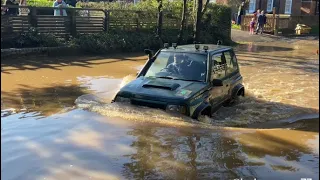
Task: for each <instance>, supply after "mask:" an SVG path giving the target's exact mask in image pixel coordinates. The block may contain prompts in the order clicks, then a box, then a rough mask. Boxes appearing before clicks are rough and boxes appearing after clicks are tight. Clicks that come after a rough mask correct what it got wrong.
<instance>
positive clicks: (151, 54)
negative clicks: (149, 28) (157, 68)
mask: <svg viewBox="0 0 320 180" xmlns="http://www.w3.org/2000/svg"><path fill="white" fill-rule="evenodd" d="M144 53H145V54H147V55H149V59H151V58H152V56H153V52H152V50H150V49H145V50H144Z"/></svg>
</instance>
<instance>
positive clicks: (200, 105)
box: [189, 90, 211, 118]
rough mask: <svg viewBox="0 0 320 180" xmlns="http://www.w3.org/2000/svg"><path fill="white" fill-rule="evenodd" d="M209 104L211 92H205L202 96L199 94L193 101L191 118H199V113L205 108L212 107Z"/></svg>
mask: <svg viewBox="0 0 320 180" xmlns="http://www.w3.org/2000/svg"><path fill="white" fill-rule="evenodd" d="M210 106H211V105H210V103H209V91H208V90H205V91H203V92H202V93H201V94H197V95H196V96H195V98H194V99H193V100H192V101H191V105H190V109H189V112H190V116H191V117H192V118H197V117H198V115H199V113H200V112H201V111H203V110H204V109H205V108H207V107H210Z"/></svg>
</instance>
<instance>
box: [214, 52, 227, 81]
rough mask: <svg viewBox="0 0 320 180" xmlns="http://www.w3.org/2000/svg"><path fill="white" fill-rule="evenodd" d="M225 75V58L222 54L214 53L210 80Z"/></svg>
mask: <svg viewBox="0 0 320 180" xmlns="http://www.w3.org/2000/svg"><path fill="white" fill-rule="evenodd" d="M225 76H226V59H225V57H224V55H223V54H222V53H221V54H215V55H213V56H212V68H211V80H212V79H222V78H224V77H225Z"/></svg>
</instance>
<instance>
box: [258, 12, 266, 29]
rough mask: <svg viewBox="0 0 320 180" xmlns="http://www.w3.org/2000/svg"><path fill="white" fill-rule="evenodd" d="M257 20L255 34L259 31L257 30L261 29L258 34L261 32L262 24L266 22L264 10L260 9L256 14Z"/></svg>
mask: <svg viewBox="0 0 320 180" xmlns="http://www.w3.org/2000/svg"><path fill="white" fill-rule="evenodd" d="M257 22H258V24H257V29H256V34H258V33H259V30H260V31H261V32H260V34H262V33H263V28H264V25H265V24H266V23H267V16H266V15H265V14H264V11H261V14H260V15H259V16H258V20H257Z"/></svg>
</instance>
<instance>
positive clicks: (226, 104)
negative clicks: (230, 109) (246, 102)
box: [223, 89, 244, 106]
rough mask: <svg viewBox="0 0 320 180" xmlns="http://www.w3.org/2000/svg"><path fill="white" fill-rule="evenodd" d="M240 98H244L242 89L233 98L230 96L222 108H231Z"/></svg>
mask: <svg viewBox="0 0 320 180" xmlns="http://www.w3.org/2000/svg"><path fill="white" fill-rule="evenodd" d="M240 96H242V97H244V89H240V90H239V91H238V93H237V94H236V95H234V96H232V97H231V98H230V99H228V100H227V101H226V102H225V103H224V104H223V106H232V105H234V104H235V103H237V102H239V99H240Z"/></svg>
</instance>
